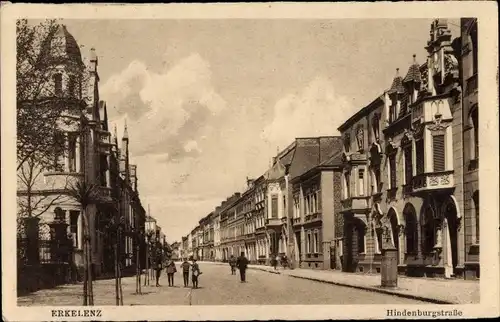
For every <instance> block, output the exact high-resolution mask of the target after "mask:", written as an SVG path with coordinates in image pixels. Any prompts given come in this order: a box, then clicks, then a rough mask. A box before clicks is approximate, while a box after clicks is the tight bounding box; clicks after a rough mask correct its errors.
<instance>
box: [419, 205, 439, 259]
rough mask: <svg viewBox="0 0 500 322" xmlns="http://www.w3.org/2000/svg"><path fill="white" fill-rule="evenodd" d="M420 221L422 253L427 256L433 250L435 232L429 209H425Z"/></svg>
mask: <svg viewBox="0 0 500 322" xmlns="http://www.w3.org/2000/svg"><path fill="white" fill-rule="evenodd" d="M423 219H424V220H423V221H422V253H424V254H428V253H430V252H432V251H433V250H434V244H435V240H436V232H435V228H434V222H433V216H432V212H431V210H430V209H426V211H425V213H424V218H423Z"/></svg>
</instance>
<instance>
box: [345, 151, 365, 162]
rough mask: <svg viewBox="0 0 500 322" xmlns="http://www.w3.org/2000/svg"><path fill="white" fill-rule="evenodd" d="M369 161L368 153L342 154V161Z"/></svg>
mask: <svg viewBox="0 0 500 322" xmlns="http://www.w3.org/2000/svg"><path fill="white" fill-rule="evenodd" d="M367 161H368V156H367V155H366V153H360V152H348V153H345V152H344V153H343V154H342V162H343V163H349V164H364V163H366V162H367Z"/></svg>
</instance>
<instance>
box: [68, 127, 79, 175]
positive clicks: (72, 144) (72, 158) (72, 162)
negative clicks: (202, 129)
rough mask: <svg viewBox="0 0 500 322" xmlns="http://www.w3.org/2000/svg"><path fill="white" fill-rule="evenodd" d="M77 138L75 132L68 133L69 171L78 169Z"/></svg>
mask: <svg viewBox="0 0 500 322" xmlns="http://www.w3.org/2000/svg"><path fill="white" fill-rule="evenodd" d="M76 138H77V136H76V135H75V134H71V135H68V161H69V172H75V171H76V170H77V169H76V158H77V157H78V156H77V155H76Z"/></svg>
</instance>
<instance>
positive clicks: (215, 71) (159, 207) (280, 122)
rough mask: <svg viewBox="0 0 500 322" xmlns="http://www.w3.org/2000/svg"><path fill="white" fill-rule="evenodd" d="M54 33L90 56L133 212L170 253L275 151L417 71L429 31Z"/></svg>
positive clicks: (101, 27) (277, 24)
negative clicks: (137, 206) (122, 155)
mask: <svg viewBox="0 0 500 322" xmlns="http://www.w3.org/2000/svg"><path fill="white" fill-rule="evenodd" d="M63 23H64V24H66V26H67V28H68V31H69V32H70V33H71V34H73V36H74V37H75V39H76V40H77V42H78V43H79V45H80V46H81V47H82V46H83V47H82V54H83V55H84V56H86V55H88V52H89V50H90V48H92V47H94V48H95V50H96V53H97V55H98V57H99V76H100V96H101V99H102V100H105V101H106V103H107V106H108V114H109V119H110V122H111V123H112V124H116V126H117V130H118V136H119V138H121V136H122V133H123V128H124V124H125V121H126V123H127V126H128V134H129V140H130V143H129V148H130V154H131V162H132V163H133V164H137V167H138V168H137V171H138V177H139V179H138V185H139V194H140V197H141V201H142V203H143V205H144V207H145V209H147V207H148V205H149V206H150V210H151V215H152V216H153V217H155V218H156V219H157V221H158V224H159V225H160V226H161V227H162V230H163V231H164V232H165V234H166V236H167V240H168V241H169V242H174V241H176V240H180V239H181V237H182V236H185V235H187V234H188V233H189V232H190V231H191V230H192V229H193V228H194V227H195V226H196V225H197V224H198V221H199V220H200V219H201V218H202V217H204V216H206V215H207V214H209V213H210V212H211V211H213V209H214V208H215V206H217V205H219V204H220V203H221V202H222V201H223V200H225V199H226V197H228V196H230V195H232V194H233V193H234V192H236V191H243V190H244V189H245V185H246V178H247V177H249V178H255V177H258V176H260V175H262V174H263V173H264V172H265V171H266V170H267V167H268V166H269V162H270V159H271V158H272V157H273V156H274V155H275V154H276V152H277V150H278V149H282V148H285V147H286V146H288V145H289V144H290V143H292V141H293V140H294V138H296V137H305V136H319V135H338V131H337V128H338V126H339V125H341V124H342V123H343V122H344V121H345V120H347V118H349V117H350V116H351V115H352V114H354V113H355V112H356V111H358V110H359V109H361V108H362V107H364V106H366V105H367V104H368V103H370V102H371V101H372V100H373V99H374V98H375V97H376V96H377V95H380V94H382V93H383V91H384V90H385V89H387V88H388V87H390V85H391V82H392V79H393V78H394V76H395V75H396V68H400V73H401V74H405V73H406V71H407V70H408V67H409V65H410V64H411V63H412V61H413V58H412V55H413V54H416V59H417V61H418V62H419V63H423V62H424V61H425V60H426V51H425V48H424V47H425V45H426V42H427V40H428V36H429V29H430V24H431V20H428V19H401V20H383V19H365V20H349V19H337V20H294V19H275V20H271V19H269V20H250V19H248V20H247V19H224V20H216V19H212V20H185V19H182V20H174V19H168V20H153V19H151V20H65V21H64V22H63ZM450 29H451V30H452V34H453V35H454V36H457V35H458V32H459V28H458V26H457V25H456V24H452V25H450ZM402 76H404V75H402Z"/></svg>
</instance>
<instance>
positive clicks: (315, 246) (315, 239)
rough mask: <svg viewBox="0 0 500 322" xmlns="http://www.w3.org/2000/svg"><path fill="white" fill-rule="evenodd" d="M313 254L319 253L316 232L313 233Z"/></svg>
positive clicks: (317, 233) (317, 234)
mask: <svg viewBox="0 0 500 322" xmlns="http://www.w3.org/2000/svg"><path fill="white" fill-rule="evenodd" d="M313 252H314V253H320V243H319V232H318V231H317V230H315V231H314V249H313Z"/></svg>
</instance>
